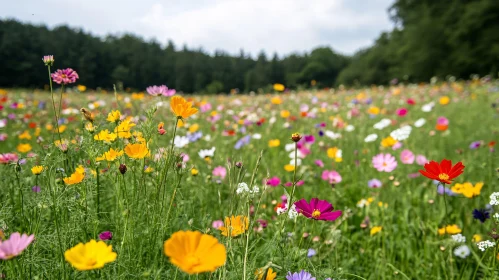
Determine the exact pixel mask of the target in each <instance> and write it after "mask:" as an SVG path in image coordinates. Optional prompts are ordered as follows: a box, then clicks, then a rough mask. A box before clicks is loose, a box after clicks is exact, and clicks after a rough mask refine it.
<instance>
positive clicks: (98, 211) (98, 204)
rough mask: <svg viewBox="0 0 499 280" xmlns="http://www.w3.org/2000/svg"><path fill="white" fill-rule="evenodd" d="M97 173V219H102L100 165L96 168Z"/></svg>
mask: <svg viewBox="0 0 499 280" xmlns="http://www.w3.org/2000/svg"><path fill="white" fill-rule="evenodd" d="M95 171H96V173H97V220H100V178H99V167H96V168H95Z"/></svg>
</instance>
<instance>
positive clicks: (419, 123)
mask: <svg viewBox="0 0 499 280" xmlns="http://www.w3.org/2000/svg"><path fill="white" fill-rule="evenodd" d="M425 123H426V120H425V119H423V118H420V119H418V120H417V121H416V122H415V123H414V126H415V127H422V126H423V125H424V124H425Z"/></svg>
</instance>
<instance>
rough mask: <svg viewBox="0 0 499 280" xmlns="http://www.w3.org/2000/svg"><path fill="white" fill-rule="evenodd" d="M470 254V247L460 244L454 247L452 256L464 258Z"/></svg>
mask: <svg viewBox="0 0 499 280" xmlns="http://www.w3.org/2000/svg"><path fill="white" fill-rule="evenodd" d="M469 255H470V248H469V247H468V246H466V245H461V246H459V247H457V248H456V249H454V256H456V257H460V258H462V259H465V258H466V257H468V256H469Z"/></svg>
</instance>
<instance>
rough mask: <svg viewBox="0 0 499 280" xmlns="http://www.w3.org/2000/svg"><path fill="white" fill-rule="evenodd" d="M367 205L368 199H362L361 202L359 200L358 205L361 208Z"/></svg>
mask: <svg viewBox="0 0 499 280" xmlns="http://www.w3.org/2000/svg"><path fill="white" fill-rule="evenodd" d="M366 205H367V200H365V199H361V200H360V201H359V202H357V207H359V208H364V206H366Z"/></svg>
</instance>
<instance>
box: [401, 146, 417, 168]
mask: <svg viewBox="0 0 499 280" xmlns="http://www.w3.org/2000/svg"><path fill="white" fill-rule="evenodd" d="M400 161H401V162H402V163H403V164H413V163H414V154H413V153H412V152H411V151H409V150H407V149H406V150H403V151H402V153H400Z"/></svg>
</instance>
